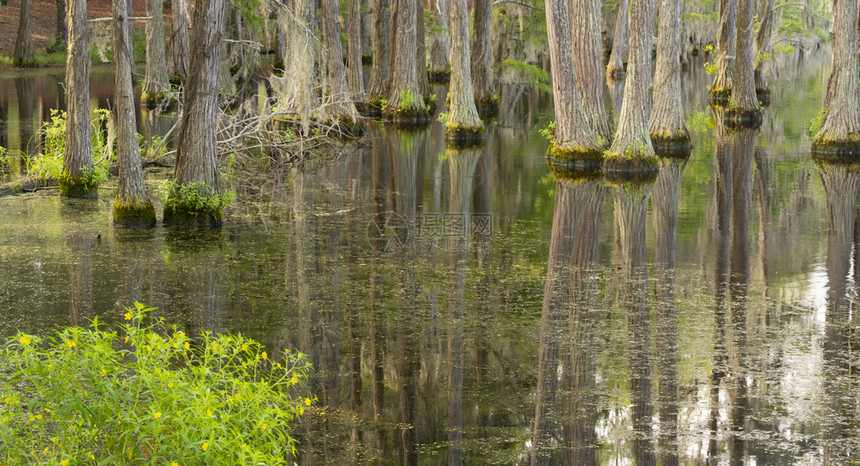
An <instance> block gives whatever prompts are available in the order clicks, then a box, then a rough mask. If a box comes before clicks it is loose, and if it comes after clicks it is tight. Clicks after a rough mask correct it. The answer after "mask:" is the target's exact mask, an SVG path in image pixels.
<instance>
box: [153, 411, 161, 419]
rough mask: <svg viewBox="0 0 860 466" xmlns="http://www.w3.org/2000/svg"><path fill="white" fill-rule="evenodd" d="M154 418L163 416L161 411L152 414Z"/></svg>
mask: <svg viewBox="0 0 860 466" xmlns="http://www.w3.org/2000/svg"><path fill="white" fill-rule="evenodd" d="M152 417H153V418H154V419H158V418H160V417H161V411H156V412H155V414H153V415H152Z"/></svg>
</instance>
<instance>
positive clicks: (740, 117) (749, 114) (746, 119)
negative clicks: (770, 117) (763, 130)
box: [726, 107, 763, 128]
mask: <svg viewBox="0 0 860 466" xmlns="http://www.w3.org/2000/svg"><path fill="white" fill-rule="evenodd" d="M762 119H763V118H762V111H761V109H760V108H758V109H749V108H737V107H730V108H728V109H726V126H728V127H729V128H758V127H760V126H761V123H762Z"/></svg>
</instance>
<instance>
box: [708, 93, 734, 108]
mask: <svg viewBox="0 0 860 466" xmlns="http://www.w3.org/2000/svg"><path fill="white" fill-rule="evenodd" d="M731 96H732V90H731V89H726V88H712V89H711V90H710V91H708V103H709V104H711V105H713V106H715V107H728V106H729V98H730V97H731Z"/></svg>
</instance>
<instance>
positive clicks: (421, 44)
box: [415, 0, 430, 97]
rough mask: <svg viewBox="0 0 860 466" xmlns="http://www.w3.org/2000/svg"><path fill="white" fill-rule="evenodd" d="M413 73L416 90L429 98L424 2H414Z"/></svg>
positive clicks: (418, 0)
mask: <svg viewBox="0 0 860 466" xmlns="http://www.w3.org/2000/svg"><path fill="white" fill-rule="evenodd" d="M415 43H416V44H417V46H418V47H417V48H416V49H415V64H416V66H417V67H418V68H417V70H416V71H415V72H416V73H417V76H418V89H420V90H421V96H422V97H430V79H429V77H428V76H427V43H426V37H425V34H424V1H423V0H415Z"/></svg>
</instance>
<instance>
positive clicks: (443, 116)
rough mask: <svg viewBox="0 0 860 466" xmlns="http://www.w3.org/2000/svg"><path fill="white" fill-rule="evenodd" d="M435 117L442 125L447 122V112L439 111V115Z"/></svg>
mask: <svg viewBox="0 0 860 466" xmlns="http://www.w3.org/2000/svg"><path fill="white" fill-rule="evenodd" d="M436 119H437V120H439V123H442V124H443V125H444V124H445V123H447V122H448V114H447V113H445V112H440V113H439V116H438V117H436Z"/></svg>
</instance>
